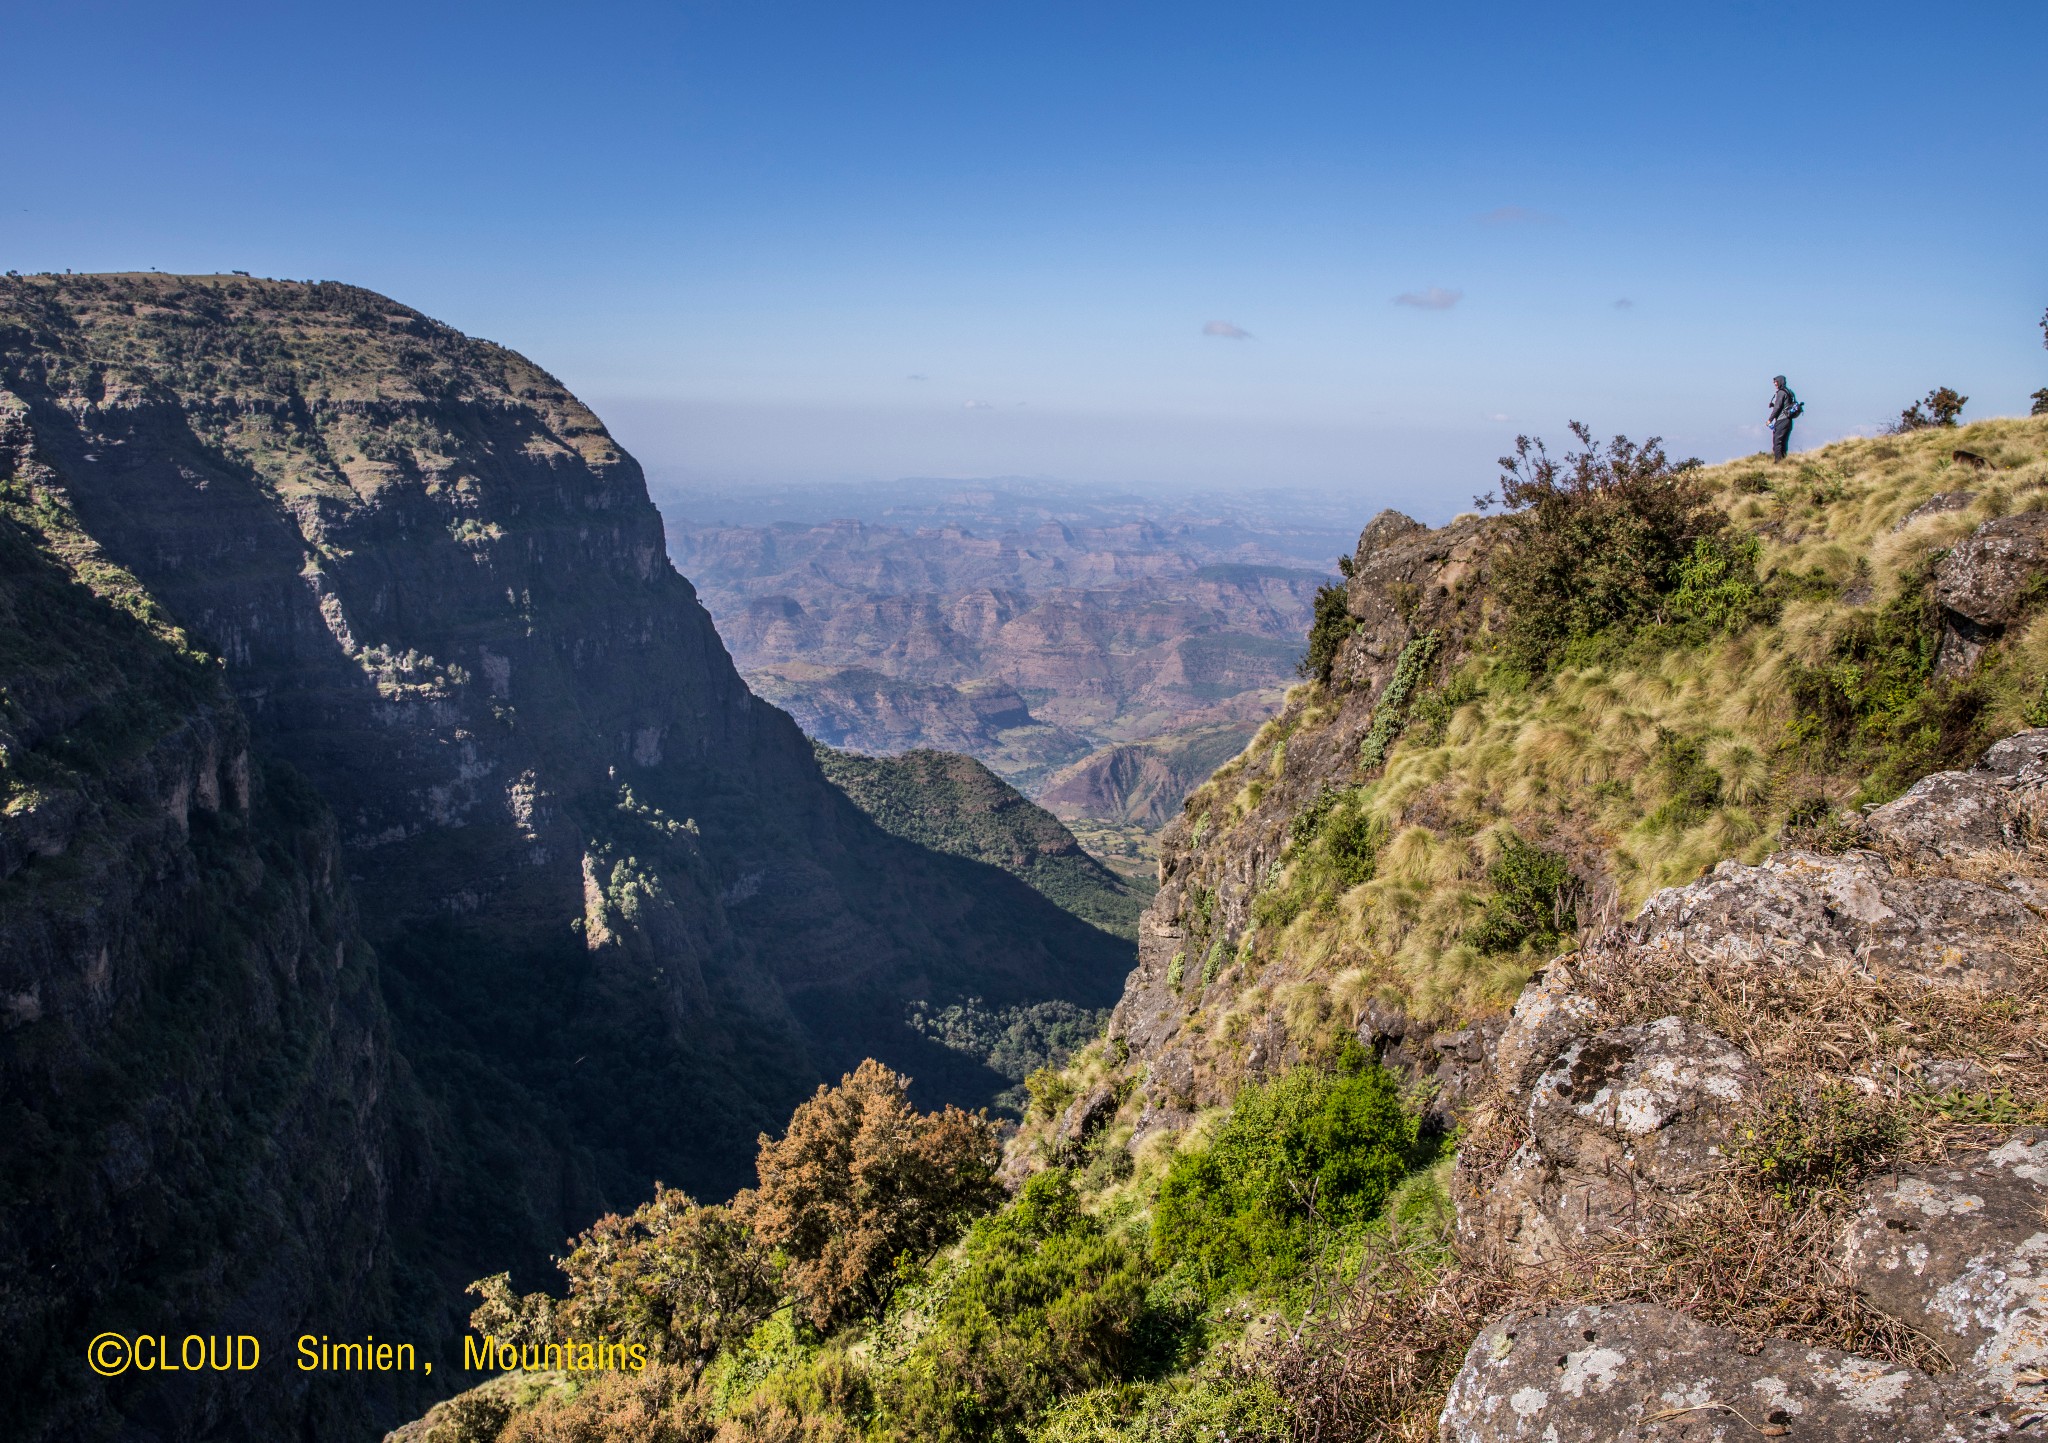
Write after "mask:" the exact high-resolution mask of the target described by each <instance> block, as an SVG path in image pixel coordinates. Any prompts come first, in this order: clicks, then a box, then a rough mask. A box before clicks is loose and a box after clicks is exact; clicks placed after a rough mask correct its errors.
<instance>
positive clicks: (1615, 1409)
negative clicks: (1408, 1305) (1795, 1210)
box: [1439, 1303, 2012, 1443]
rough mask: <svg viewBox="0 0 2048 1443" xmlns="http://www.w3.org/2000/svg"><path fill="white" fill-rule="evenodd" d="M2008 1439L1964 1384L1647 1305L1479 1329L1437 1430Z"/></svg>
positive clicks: (1946, 1441) (2002, 1424)
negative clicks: (1742, 1333)
mask: <svg viewBox="0 0 2048 1443" xmlns="http://www.w3.org/2000/svg"><path fill="white" fill-rule="evenodd" d="M2011 1431H2012V1429H2011V1425H2010V1424H2009V1423H2008V1421H2007V1420H2006V1418H2005V1417H2004V1415H2003V1413H2002V1410H2000V1409H1999V1408H1998V1407H1997V1406H1996V1404H1995V1403H1994V1402H1993V1401H1992V1400H1991V1399H1989V1398H1986V1397H1984V1396H1983V1395H1981V1394H1980V1393H1978V1392H1976V1391H1975V1390H1974V1389H1973V1388H1972V1387H1971V1386H1969V1385H1968V1384H1967V1383H1961V1384H1951V1383H1950V1382H1948V1381H1947V1380H1942V1379H1935V1378H1932V1377H1929V1376H1928V1375H1927V1374H1925V1373H1922V1372H1919V1371H1918V1370H1916V1369H1913V1368H1906V1367H1901V1366H1899V1365H1897V1364H1889V1363H1882V1362H1876V1361H1873V1360H1871V1359H1867V1358H1858V1357H1855V1356H1853V1355H1851V1354H1848V1353H1838V1352H1834V1351H1832V1350H1830V1349H1827V1348H1813V1347H1806V1346H1803V1345H1800V1344H1796V1343H1789V1342H1782V1341H1777V1340H1771V1341H1767V1342H1765V1343H1764V1344H1763V1345H1762V1346H1761V1347H1756V1346H1755V1345H1753V1344H1747V1343H1745V1342H1744V1340H1743V1339H1741V1338H1740V1337H1738V1336H1737V1335H1736V1334H1733V1333H1730V1332H1728V1331H1726V1330H1725V1329H1721V1328H1716V1327H1712V1326H1709V1325H1707V1324H1705V1323H1701V1322H1697V1321H1695V1320H1694V1319H1692V1318H1688V1317H1685V1316H1684V1315H1683V1314H1680V1313H1674V1312H1672V1311H1670V1310H1669V1309H1667V1308H1660V1307H1657V1306H1655V1305H1652V1304H1647V1303H1627V1304H1620V1305H1606V1306H1603V1305H1595V1304H1582V1305H1580V1306H1577V1307H1560V1308H1553V1309H1549V1310H1547V1311H1544V1312H1540V1313H1535V1314H1520V1315H1517V1314H1510V1315H1508V1316H1507V1317H1504V1318H1501V1319H1499V1320H1498V1321H1496V1322H1494V1323H1492V1324H1491V1325H1489V1326H1488V1327H1487V1328H1486V1329H1485V1330H1484V1331H1482V1332H1481V1333H1480V1334H1479V1336H1478V1338H1477V1339H1475V1340H1474V1341H1473V1344H1472V1347H1471V1349H1470V1351H1469V1352H1467V1353H1466V1355H1465V1366H1464V1367H1463V1368H1462V1369H1461V1370H1460V1371H1459V1373H1458V1376H1457V1379H1456V1381H1455V1382H1453V1383H1452V1385H1451V1391H1450V1396H1449V1397H1448V1398H1447V1399H1446V1400H1445V1403H1444V1411H1443V1417H1442V1420H1441V1422H1440V1424H1439V1437H1440V1438H1441V1439H1442V1440H1443V1443H1616V1440H1620V1439H1642V1440H1652V1439H1655V1440H1668V1443H1676V1440H1685V1443H1742V1440H1750V1439H1756V1438H1760V1437H1761V1438H1788V1439H1793V1440H1827V1443H1965V1440H1974V1439H1982V1438H2002V1437H2005V1436H2007V1435H2008V1434H2009V1433H2010V1432H2011Z"/></svg>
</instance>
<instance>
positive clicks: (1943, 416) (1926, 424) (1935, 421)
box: [1892, 386, 1970, 434]
mask: <svg viewBox="0 0 2048 1443" xmlns="http://www.w3.org/2000/svg"><path fill="white" fill-rule="evenodd" d="M1969 400H1970V398H1969V397H1968V396H1965V395H1963V394H1961V393H1960V392H1958V391H1956V390H1954V389H1953V388H1952V387H1949V386H1937V387H1935V389H1933V390H1932V391H1929V392H1928V393H1927V394H1926V395H1925V396H1922V397H1921V398H1920V399H1919V400H1917V401H1915V402H1914V403H1913V404H1912V405H1910V406H1908V407H1906V409H1905V410H1903V411H1901V412H1899V419H1898V422H1897V424H1895V425H1894V426H1893V427H1892V431H1893V433H1894V434H1898V433H1900V432H1905V431H1924V430H1927V429H1929V428H1931V427H1935V426H1953V425H1955V424H1956V420H1957V418H1958V417H1960V416H1961V415H1962V414H1963V407H1964V406H1966V405H1968V404H1969Z"/></svg>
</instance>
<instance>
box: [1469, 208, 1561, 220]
mask: <svg viewBox="0 0 2048 1443" xmlns="http://www.w3.org/2000/svg"><path fill="white" fill-rule="evenodd" d="M1472 219H1474V220H1476V221H1478V222H1479V223H1480V224H1481V225H1548V224H1549V223H1550V222H1552V221H1554V220H1556V219H1557V217H1556V216H1554V215H1550V214H1548V213H1547V212H1544V211H1540V210H1530V209H1529V208H1528V207H1527V206H1525V205H1497V206H1495V207H1494V208H1493V209H1492V210H1489V211H1486V212H1484V213H1483V214H1480V215H1475V216H1473V217H1472Z"/></svg>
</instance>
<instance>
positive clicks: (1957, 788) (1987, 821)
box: [1864, 728, 2048, 906]
mask: <svg viewBox="0 0 2048 1443" xmlns="http://www.w3.org/2000/svg"><path fill="white" fill-rule="evenodd" d="M1864 828H1865V832H1866V833H1867V835H1868V837H1869V840H1870V843H1871V845H1872V846H1874V847H1877V848H1880V849H1882V850H1883V851H1885V852H1886V853H1888V854H1890V855H1892V856H1894V857H1897V858H1899V859H1900V860H1902V861H1906V862H1910V863H1913V864H1916V865H1919V866H1940V865H1942V864H1947V865H1949V866H1951V867H1954V866H1961V865H1968V866H1969V869H1970V870H1971V871H1972V873H1973V874H1975V875H1976V876H1977V877H1978V879H1979V880H1988V881H1991V882H1993V883H1995V884H1997V885H1999V886H2002V887H2004V888H2005V889H2006V890H2008V891H2013V892H2017V893H2018V894H2019V895H2020V896H2021V897H2023V898H2025V899H2026V900H2027V901H2028V902H2030V903H2032V904H2033V905H2035V906H2040V905H2041V889H2040V874H2041V871H2042V860H2043V859H2042V858H2041V856H2040V855H2039V844H2040V843H2041V841H2042V840H2043V839H2044V838H2048V728H2036V729H2034V730H2032V731H2024V732H2021V733H2019V734H2018V735H2017V736H2011V737H2007V738H2006V739H2005V740H2004V741H2002V742H1999V743H1998V744H1997V745H1996V746H1994V747H1992V748H1991V749H1990V750H1989V751H1987V752H1985V754H1984V758H1983V760H1982V761H1980V762H1978V764H1977V765H1976V766H1975V767H1972V768H1971V769H1970V770H1969V771H1966V772H1936V773H1934V774H1933V775H1932V776H1927V777H1922V778H1921V779H1920V780H1919V781H1918V782H1916V783H1914V785H1913V787H1912V789H1911V790H1910V791H1908V792H1907V793H1906V794H1905V795H1904V796H1902V797H1900V798H1898V799H1897V800H1896V801H1891V802H1887V803H1886V804H1885V805H1884V806H1881V807H1878V808H1876V809H1875V810H1873V811H1872V812H1871V813H1870V815H1869V817H1868V818H1867V819H1866V820H1865V823H1864Z"/></svg>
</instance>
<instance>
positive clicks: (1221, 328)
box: [1202, 321, 1252, 341]
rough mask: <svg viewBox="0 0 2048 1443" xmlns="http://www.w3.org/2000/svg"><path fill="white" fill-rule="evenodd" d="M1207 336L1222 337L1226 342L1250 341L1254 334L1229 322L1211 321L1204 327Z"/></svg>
mask: <svg viewBox="0 0 2048 1443" xmlns="http://www.w3.org/2000/svg"><path fill="white" fill-rule="evenodd" d="M1202 334H1203V335H1205V336H1221V337H1223V339H1224V340H1226V341H1249V340H1250V339H1251V338H1252V333H1251V332H1250V331H1247V330H1245V329H1244V328H1243V327H1242V326H1233V325H1232V324H1231V323H1230V322H1228V321H1211V322H1209V324H1208V325H1206V326H1204V327H1202Z"/></svg>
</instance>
